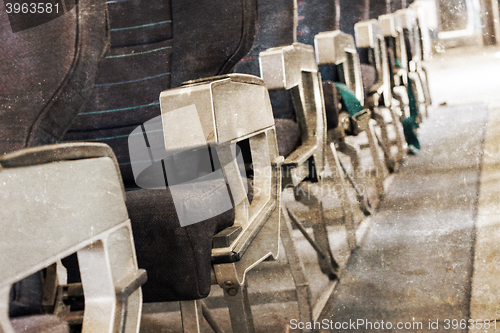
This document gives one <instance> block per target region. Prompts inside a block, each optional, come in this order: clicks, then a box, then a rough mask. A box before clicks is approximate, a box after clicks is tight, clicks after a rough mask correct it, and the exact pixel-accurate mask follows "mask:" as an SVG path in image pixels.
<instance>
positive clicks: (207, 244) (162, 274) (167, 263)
mask: <svg viewBox="0 0 500 333" xmlns="http://www.w3.org/2000/svg"><path fill="white" fill-rule="evenodd" d="M176 195H180V196H182V193H181V194H179V193H176ZM190 195H192V193H191V192H190V191H186V193H185V194H184V196H185V197H188V196H190ZM127 207H128V212H129V216H130V220H131V222H132V230H133V233H134V242H135V246H136V250H137V260H138V263H139V267H140V268H144V269H146V270H147V272H148V281H147V282H146V284H145V285H144V286H143V288H142V290H143V295H144V302H165V301H179V300H192V299H200V298H203V297H206V296H208V294H209V293H210V270H211V268H210V267H211V251H212V238H213V236H214V235H215V234H216V233H218V232H219V231H221V230H222V229H224V228H227V227H230V226H231V225H232V224H233V222H234V209H230V210H228V211H226V212H224V213H222V214H219V215H217V216H214V217H212V218H209V219H207V220H205V221H202V222H199V223H195V224H191V225H188V226H185V227H181V226H180V222H179V217H178V215H177V213H176V209H175V205H174V198H173V196H172V193H171V191H170V189H168V188H167V189H166V190H161V189H159V190H149V189H148V190H136V191H129V192H127ZM202 209H203V208H202ZM204 209H211V207H205V208H204Z"/></svg>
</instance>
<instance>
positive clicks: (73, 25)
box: [0, 0, 108, 153]
mask: <svg viewBox="0 0 500 333" xmlns="http://www.w3.org/2000/svg"><path fill="white" fill-rule="evenodd" d="M47 6H48V5H47ZM51 6H52V5H51ZM59 6H61V4H59ZM105 6H106V2H105V1H104V0H99V1H91V0H81V1H79V2H78V6H75V2H74V1H68V2H67V4H66V6H65V7H64V8H59V7H58V9H57V10H56V8H54V10H53V12H52V13H51V14H50V15H49V14H46V15H45V14H44V15H40V14H36V13H35V14H30V13H23V12H19V13H17V14H16V13H15V11H12V13H10V14H7V12H6V11H4V12H2V14H0V25H1V28H0V36H1V40H2V53H1V55H0V60H1V61H0V72H1V73H2V75H1V77H0V108H1V109H2V115H1V118H0V124H1V125H0V126H1V130H0V153H7V152H11V151H14V150H17V149H21V148H25V147H30V146H38V145H41V144H45V143H54V142H56V141H57V140H59V139H60V138H61V137H62V136H63V134H64V133H65V131H66V130H67V129H68V127H69V126H70V124H71V122H72V121H73V120H74V118H75V117H76V115H77V114H78V112H79V111H80V109H81V108H82V106H83V103H84V102H85V100H86V98H87V97H88V96H89V94H90V93H91V91H92V88H93V84H94V80H95V75H96V71H97V64H98V61H99V59H100V58H101V56H102V54H103V52H104V50H105V48H106V45H107V41H108V36H107V25H106V7H105ZM47 10H48V9H47Z"/></svg>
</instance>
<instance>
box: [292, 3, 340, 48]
mask: <svg viewBox="0 0 500 333" xmlns="http://www.w3.org/2000/svg"><path fill="white" fill-rule="evenodd" d="M297 10H298V27H297V41H298V42H300V43H304V44H308V45H314V36H316V35H317V34H318V33H320V32H324V31H334V30H336V29H337V27H336V20H337V19H338V18H337V17H336V15H335V1H334V0H328V1H325V0H308V1H298V3H297Z"/></svg>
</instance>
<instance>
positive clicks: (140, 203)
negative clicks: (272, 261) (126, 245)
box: [65, 0, 290, 332]
mask: <svg viewBox="0 0 500 333" xmlns="http://www.w3.org/2000/svg"><path fill="white" fill-rule="evenodd" d="M108 9H109V11H110V31H111V33H112V34H113V33H114V34H115V38H114V39H113V35H112V38H111V40H112V47H111V48H110V50H109V51H108V53H107V54H106V57H105V59H104V60H103V61H102V62H101V64H100V68H99V73H98V78H97V82H96V85H95V88H96V89H95V91H94V93H93V95H92V97H91V98H90V101H89V103H88V105H87V107H86V108H85V110H83V112H81V113H80V115H79V117H78V119H77V120H76V121H75V122H74V124H73V126H72V128H71V131H70V132H68V134H67V135H66V137H65V139H66V140H68V141H85V140H92V141H97V142H105V143H108V144H109V145H110V146H111V147H112V148H113V150H114V151H115V152H116V154H117V158H118V160H119V162H120V168H121V171H122V175H123V180H124V183H125V186H126V189H127V207H128V210H129V214H130V217H131V221H132V226H133V233H134V238H135V242H136V249H137V257H138V262H139V266H140V267H141V268H145V269H147V271H148V274H149V276H150V278H149V279H148V282H147V283H146V284H145V286H144V287H143V290H144V301H145V302H171V301H180V302H181V308H182V311H181V312H182V313H183V324H187V325H195V324H196V323H195V322H191V323H189V320H188V319H186V320H184V319H185V318H188V317H189V316H188V317H184V314H185V313H190V314H193V311H195V312H196V308H195V304H196V307H197V306H200V304H201V302H197V301H196V300H200V299H202V298H205V297H207V296H208V294H209V293H210V287H211V285H212V284H214V283H215V284H219V285H220V286H221V287H222V288H223V289H224V292H225V297H227V301H228V305H229V311H230V315H231V320H232V323H233V330H235V331H240V330H242V332H243V330H246V329H249V327H251V326H252V325H253V323H252V320H251V315H249V313H250V308H249V304H248V295H247V290H246V280H245V276H246V272H247V271H248V270H249V269H250V268H251V267H253V266H255V265H256V264H257V263H258V262H260V261H262V260H264V259H265V258H267V257H272V256H273V255H276V251H277V238H278V236H277V234H276V237H275V238H276V240H274V241H269V242H267V243H266V242H265V239H266V237H271V238H272V237H273V228H275V227H276V226H277V225H279V209H278V207H279V196H275V195H271V193H273V191H272V190H270V188H271V187H272V188H274V187H273V186H274V184H275V183H279V182H280V181H281V178H280V177H278V176H276V174H275V173H273V172H272V170H274V169H276V165H279V160H280V159H279V158H278V155H277V154H278V153H277V149H276V152H275V151H274V148H273V147H274V145H273V141H274V140H275V139H273V137H274V135H275V130H274V124H272V126H271V125H269V128H266V129H265V130H263V129H262V128H260V127H258V126H257V125H255V120H258V119H261V118H259V117H257V116H258V115H257V114H255V117H256V119H252V120H254V121H253V122H252V121H249V122H248V124H243V123H242V121H243V119H246V118H245V117H246V116H248V115H249V113H251V112H253V109H252V110H250V109H249V108H250V107H251V106H252V105H254V104H255V105H259V106H262V105H261V104H258V103H264V105H265V103H266V100H265V96H266V94H267V92H266V93H264V91H265V89H264V88H263V87H262V84H261V83H260V81H259V82H257V81H255V80H254V79H252V78H247V77H239V76H236V77H235V76H224V74H227V73H230V72H231V71H232V68H233V67H234V65H235V63H236V62H238V61H239V60H240V59H241V58H242V57H243V56H244V55H245V54H247V53H248V51H249V50H250V46H251V45H252V43H253V40H254V38H255V23H256V15H257V13H256V11H257V6H256V4H255V1H253V0H240V1H222V2H216V3H214V2H210V1H202V2H200V1H195V0H190V1H184V0H183V1H155V2H153V3H151V2H148V3H145V2H144V1H133V2H132V1H116V2H114V1H112V2H109V3H108ZM113 43H114V44H113ZM206 77H213V78H212V79H200V80H196V79H199V78H206ZM192 80H194V81H192ZM221 89H222V90H224V89H229V90H228V91H227V95H220V94H219V95H217V93H218V92H220V91H221ZM231 89H234V90H231ZM238 89H241V90H238ZM201 90H203V91H204V93H203V94H201V93H200V94H201V95H197V94H195V93H193V94H187V95H183V94H186V92H187V91H201ZM160 94H161V96H164V97H160V99H161V100H160V101H159V100H158V97H159V96H160ZM232 94H236V95H235V96H238V97H237V98H234V99H233V100H232V102H234V103H229V104H227V103H225V102H226V101H229V100H216V96H225V97H227V96H233V95H232ZM196 96H197V97H196ZM210 96H212V97H213V98H214V105H213V108H214V109H213V113H210V110H208V109H206V108H205V106H206V105H207V104H206V103H207V101H208V100H209V98H210ZM248 96H253V97H255V101H253V102H254V103H249V102H248V101H247V104H246V105H240V104H241V103H240V102H241V101H242V100H244V98H247V97H248ZM176 98H178V99H176ZM174 100H177V102H174ZM187 101H192V104H190V105H186V106H185V107H186V108H185V109H182V110H181V111H179V112H178V110H177V109H176V110H171V109H169V108H170V107H172V105H174V104H175V103H184V102H187ZM217 101H219V102H220V103H221V104H220V105H222V106H218V104H217V103H219V102H217ZM190 103H191V102H190ZM199 103H201V104H199ZM204 103H205V104H204ZM238 103H240V104H238ZM216 104H217V105H216ZM200 105H201V106H200ZM233 105H240V106H241V108H240V109H238V110H235V109H234V108H233V107H232V106H233ZM202 106H203V107H202ZM193 108H194V109H193ZM162 110H163V114H162ZM193 110H197V112H198V115H199V116H196V112H194V111H193ZM224 110H225V111H224ZM268 111H269V112H270V111H271V110H270V105H269V109H267V108H264V107H262V108H261V109H260V110H259V112H261V113H262V112H263V113H265V112H268ZM184 112H185V113H184ZM224 112H225V113H224ZM230 112H235V113H237V114H238V117H235V114H230ZM214 114H217V119H216V120H214V119H212V120H211V121H209V122H208V123H207V122H206V120H207V117H213V116H214ZM262 119H263V118H262ZM233 120H234V123H233V124H231V121H233ZM215 121H217V122H218V123H217V126H216V128H214V129H212V130H210V131H211V134H210V133H208V132H207V135H208V134H210V135H208V136H207V137H206V138H204V139H203V140H204V142H203V143H201V144H200V142H199V141H196V140H197V139H196V137H197V136H196V135H200V133H202V132H203V130H205V129H206V128H207V127H206V126H209V124H211V123H214V124H215ZM186 122H189V123H186ZM252 123H253V124H254V125H255V126H254V127H253V132H249V133H247V134H246V137H244V138H242V137H239V135H240V134H241V133H243V132H245V130H246V129H242V128H244V126H247V127H248V126H250V125H251V124H252ZM261 125H262V124H261ZM198 126H201V127H198ZM256 126H257V127H256ZM259 126H260V125H259ZM271 127H272V128H271ZM197 128H198V129H199V130H200V131H201V132H199V133H194V134H193V135H194V137H191V138H189V137H184V136H185V135H188V134H189V133H191V132H190V130H195V129H197ZM207 130H208V129H207ZM176 131H177V132H176ZM231 131H235V132H238V133H237V134H238V135H236V136H235V137H231V138H228V137H227V135H228V133H230V132H231ZM287 131H289V130H288V129H285V131H284V132H287ZM172 133H178V136H177V137H176V138H172V141H166V140H167V137H168V136H169V135H171V134H172ZM224 134H225V135H226V136H224ZM205 139H206V142H205ZM228 139H231V140H228ZM240 141H241V142H240ZM245 142H246V144H247V145H248V143H249V150H250V153H251V154H250V155H251V157H252V162H253V164H254V166H255V168H256V170H255V172H254V174H253V176H252V177H249V178H251V179H250V180H252V181H253V182H252V184H250V185H248V186H249V187H248V194H245V197H248V199H242V198H240V199H241V200H242V201H241V202H240V201H237V200H236V199H234V196H236V195H238V196H240V195H243V194H242V193H243V191H242V189H241V186H243V185H244V186H247V184H242V182H240V181H239V180H238V179H239V178H241V177H242V175H241V174H239V173H236V174H235V169H234V168H236V166H240V164H239V162H238V164H234V162H235V161H236V160H234V161H233V159H231V158H230V156H231V154H232V150H230V149H229V148H230V147H233V144H235V143H237V144H238V145H240V144H241V145H244V144H245ZM207 144H209V146H210V147H209V148H210V149H209V152H207V146H206V145H207ZM178 145H180V146H178ZM200 145H201V146H200ZM134 147H135V148H134ZM285 148H286V147H285ZM178 149H180V150H179V151H178ZM228 149H229V150H228ZM231 149H232V148H231ZM286 149H290V148H286ZM286 149H285V150H286ZM148 152H150V153H151V154H148ZM204 152H207V154H208V155H207V156H208V158H209V160H208V161H209V162H208V167H210V164H212V165H211V168H212V169H213V168H214V165H217V164H218V165H219V167H215V169H217V170H218V171H219V172H222V173H223V174H224V178H227V179H226V180H225V181H224V180H223V179H218V180H217V181H216V182H210V181H207V182H204V181H203V180H201V179H206V177H209V176H210V175H211V173H210V171H208V170H207V165H205V164H203V163H204V161H202V160H201V157H200V156H201V155H203V154H204ZM243 153H245V152H243ZM141 154H146V155H141ZM197 154H201V155H197ZM274 155H275V156H274ZM203 156H204V155H203ZM223 159H225V160H223ZM179 161H183V162H182V163H181V164H179ZM245 163H246V161H245ZM221 165H222V166H223V167H222V168H221ZM172 166H173V167H176V168H177V169H175V172H178V173H179V174H180V175H181V178H182V177H185V176H186V175H188V176H190V177H191V178H189V179H187V180H188V183H189V181H194V183H192V184H191V185H189V184H190V183H189V184H187V185H186V184H183V182H182V181H180V180H178V181H179V182H176V180H172V179H170V178H169V172H166V170H167V169H168V168H170V167H172ZM260 168H263V169H265V170H263V172H260ZM273 168H274V169H273ZM212 169H211V171H213V170H212ZM168 170H170V169H168ZM217 170H216V171H217ZM193 171H195V172H198V173H197V174H196V175H195V176H193V173H192V172H193ZM240 171H241V170H240ZM164 172H165V173H164ZM247 176H248V174H247ZM165 177H166V178H168V179H166V178H165ZM203 177H205V178H203ZM198 178H200V180H199V179H198ZM268 178H269V179H268ZM182 179H184V178H182ZM228 179H229V180H228ZM184 180H186V179H184ZM243 182H245V181H243ZM177 185H179V186H177ZM183 185H186V186H185V187H183ZM189 186H191V188H189ZM252 186H253V188H258V189H259V190H261V191H260V192H255V193H258V194H256V195H255V196H253V200H252ZM174 192H175V193H174ZM222 192H225V194H226V197H227V195H228V193H231V195H232V196H233V199H234V202H233V201H231V200H232V199H231V200H229V199H228V200H229V201H224V204H225V205H227V204H228V203H229V207H227V209H220V208H221V207H220V206H221V205H219V202H218V201H215V202H214V201H211V205H209V203H207V202H206V201H203V199H204V198H206V197H209V194H210V193H212V194H213V193H215V194H217V193H222ZM268 192H269V193H268ZM266 193H267V194H269V196H268V198H267V197H266V198H267V199H266V198H265V196H266ZM226 197H224V198H226ZM233 203H234V206H233ZM178 204H179V205H181V206H178ZM192 206H195V207H197V208H198V209H192V208H190V207H192ZM190 213H193V214H195V215H196V214H198V213H199V215H203V216H205V217H204V218H202V219H201V220H199V223H194V222H193V221H191V222H193V223H187V224H183V223H184V222H185V220H184V217H185V215H183V214H188V215H189V214H190ZM277 213H278V214H277ZM271 220H272V223H267V221H271ZM277 223H278V224H277ZM261 229H262V230H265V232H264V234H265V235H264V236H260V235H261V232H260V230H261ZM275 248H276V250H275ZM266 251H267V252H266ZM264 252H265V253H264ZM214 272H215V275H214ZM214 276H215V280H214ZM220 279H225V280H223V281H221V280H220ZM229 282H230V283H229ZM230 284H231V285H233V287H231V286H230ZM240 291H241V292H240ZM204 312H205V310H204ZM195 316H198V315H197V314H195ZM235 318H236V319H235ZM238 318H239V319H238ZM243 318H244V319H245V320H244V321H242V320H243ZM185 329H186V328H185Z"/></svg>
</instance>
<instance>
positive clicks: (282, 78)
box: [259, 43, 356, 321]
mask: <svg viewBox="0 0 500 333" xmlns="http://www.w3.org/2000/svg"><path fill="white" fill-rule="evenodd" d="M259 63H260V69H261V76H262V78H263V80H264V82H265V84H266V87H267V88H268V89H269V90H290V92H291V96H292V101H293V105H294V110H295V116H296V119H297V122H298V124H299V126H300V129H301V135H302V144H301V145H300V146H299V147H298V148H297V149H296V150H295V151H293V152H292V153H291V154H290V155H289V156H288V157H287V158H286V159H285V161H284V163H283V165H284V169H285V170H286V174H285V175H284V178H283V183H284V184H283V185H284V188H287V187H289V186H290V187H292V188H293V190H294V193H295V199H296V200H298V201H301V202H302V203H304V204H305V205H307V206H308V207H309V209H310V212H311V215H312V216H313V219H312V229H313V235H314V238H312V237H310V236H309V234H308V233H307V231H306V230H305V228H304V227H303V225H302V224H301V222H299V221H298V219H297V218H296V217H295V216H294V214H293V213H292V212H291V211H290V210H289V209H287V208H286V207H285V206H283V207H282V209H283V215H284V217H285V223H282V227H281V238H282V242H283V244H284V248H285V252H286V255H287V258H288V260H289V263H290V269H291V272H292V277H293V279H294V282H295V286H296V290H297V297H298V303H299V312H300V317H301V320H302V319H303V320H308V321H310V320H311V319H312V309H313V304H312V300H311V299H310V296H311V294H310V289H309V282H308V281H307V278H306V274H305V272H304V267H303V264H302V262H301V259H300V254H299V251H298V250H297V248H296V246H295V240H294V238H293V234H292V225H291V224H290V223H291V222H290V221H293V223H294V227H295V228H297V229H299V230H300V231H301V233H302V234H303V235H304V237H305V238H306V240H307V241H308V242H309V243H310V244H311V246H312V247H313V249H314V250H315V251H316V253H317V256H318V263H319V266H320V268H321V271H322V272H323V273H324V274H326V275H327V276H328V277H329V278H330V279H332V280H334V279H336V278H337V273H338V268H339V266H338V264H337V262H336V261H335V259H334V257H333V254H332V252H331V247H330V242H329V239H328V231H327V228H326V219H325V216H324V209H323V203H322V193H320V194H318V193H317V191H315V189H317V186H319V187H321V188H323V187H326V186H328V184H332V185H333V186H334V188H335V190H336V192H337V195H338V197H339V199H340V202H341V208H342V211H343V218H344V221H343V222H344V225H345V227H346V230H347V241H348V245H349V246H350V247H351V248H352V249H353V248H355V247H356V235H355V226H354V221H353V214H352V207H351V202H350V201H349V198H348V195H347V188H346V187H347V186H346V184H345V179H344V177H343V174H342V171H341V167H340V163H339V160H338V157H337V152H336V149H335V147H334V146H333V145H328V144H327V140H326V139H327V138H326V113H325V108H324V98H323V90H322V83H321V82H322V81H321V75H320V74H319V72H318V66H317V64H316V61H315V56H314V49H313V47H312V46H310V45H305V44H301V43H293V44H292V45H287V46H282V47H275V48H271V49H268V50H265V51H263V52H261V53H260V55H259ZM311 159H312V160H313V161H314V168H315V169H314V170H315V173H316V177H317V182H312V181H310V180H307V179H306V178H307V177H308V176H313V175H310V174H309V173H310V170H311V163H312V162H311ZM313 177H314V176H313ZM328 188H330V187H328ZM315 192H316V193H315ZM320 192H321V191H320Z"/></svg>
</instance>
